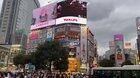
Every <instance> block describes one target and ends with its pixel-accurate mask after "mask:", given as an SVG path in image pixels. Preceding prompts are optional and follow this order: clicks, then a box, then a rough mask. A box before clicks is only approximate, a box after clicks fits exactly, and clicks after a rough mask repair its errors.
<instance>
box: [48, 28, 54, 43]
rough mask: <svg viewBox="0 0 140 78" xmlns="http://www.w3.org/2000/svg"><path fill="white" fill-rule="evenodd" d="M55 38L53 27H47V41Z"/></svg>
mask: <svg viewBox="0 0 140 78" xmlns="http://www.w3.org/2000/svg"><path fill="white" fill-rule="evenodd" d="M52 39H53V29H52V28H49V29H47V41H51V40H52Z"/></svg>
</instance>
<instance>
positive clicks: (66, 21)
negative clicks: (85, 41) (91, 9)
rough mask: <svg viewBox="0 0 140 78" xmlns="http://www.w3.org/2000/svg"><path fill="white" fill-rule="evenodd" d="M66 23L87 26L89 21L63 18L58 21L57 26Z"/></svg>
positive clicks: (71, 17) (69, 17) (77, 18)
mask: <svg viewBox="0 0 140 78" xmlns="http://www.w3.org/2000/svg"><path fill="white" fill-rule="evenodd" d="M64 23H75V24H87V19H86V18H79V17H73V16H68V17H61V18H58V19H56V25H58V24H64Z"/></svg>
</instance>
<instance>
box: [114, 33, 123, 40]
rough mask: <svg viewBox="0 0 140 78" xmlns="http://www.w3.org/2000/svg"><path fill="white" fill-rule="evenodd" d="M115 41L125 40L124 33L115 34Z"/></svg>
mask: <svg viewBox="0 0 140 78" xmlns="http://www.w3.org/2000/svg"><path fill="white" fill-rule="evenodd" d="M114 40H115V41H123V35H122V34H116V35H114Z"/></svg>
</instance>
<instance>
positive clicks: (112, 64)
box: [99, 59, 115, 67]
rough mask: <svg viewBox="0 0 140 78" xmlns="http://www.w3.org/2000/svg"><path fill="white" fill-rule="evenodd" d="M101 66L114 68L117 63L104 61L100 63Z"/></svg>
mask: <svg viewBox="0 0 140 78" xmlns="http://www.w3.org/2000/svg"><path fill="white" fill-rule="evenodd" d="M99 65H100V66H101V67H113V66H115V61H114V60H108V59H103V60H101V61H100V62H99Z"/></svg>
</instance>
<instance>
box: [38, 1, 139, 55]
mask: <svg viewBox="0 0 140 78" xmlns="http://www.w3.org/2000/svg"><path fill="white" fill-rule="evenodd" d="M48 1H49V2H51V1H52V0H48ZM54 1H55V0H54ZM52 2H53V1H52ZM87 2H88V26H89V27H90V28H91V31H92V32H93V33H94V35H95V38H96V39H97V41H98V52H99V54H100V55H103V54H104V53H105V51H106V50H108V49H109V48H108V42H109V41H111V40H113V35H114V34H123V35H124V36H125V41H130V42H132V44H133V47H134V45H135V43H136V38H137V32H136V24H135V18H136V17H138V16H140V0H87ZM40 3H41V5H42V6H43V5H45V4H47V0H40Z"/></svg>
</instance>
